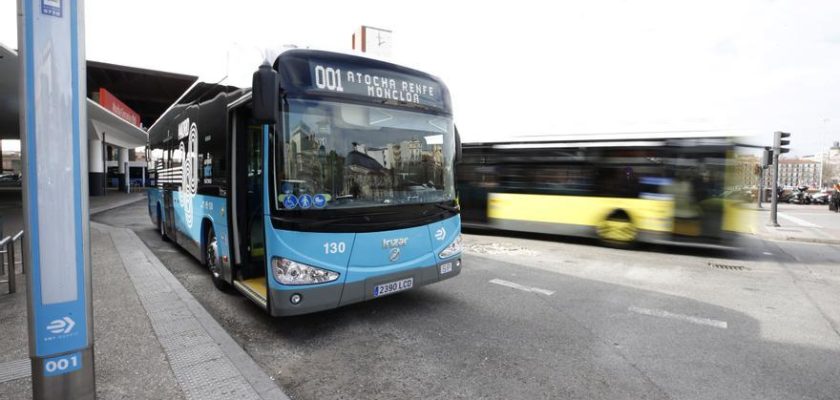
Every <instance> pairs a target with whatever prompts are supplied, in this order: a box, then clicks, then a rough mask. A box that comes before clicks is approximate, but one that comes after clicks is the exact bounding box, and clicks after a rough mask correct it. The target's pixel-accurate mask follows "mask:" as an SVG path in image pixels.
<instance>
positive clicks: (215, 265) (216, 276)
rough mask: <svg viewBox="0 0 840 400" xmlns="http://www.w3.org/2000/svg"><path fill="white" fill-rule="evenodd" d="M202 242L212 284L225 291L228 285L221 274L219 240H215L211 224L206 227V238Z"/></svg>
mask: <svg viewBox="0 0 840 400" xmlns="http://www.w3.org/2000/svg"><path fill="white" fill-rule="evenodd" d="M204 243H205V245H204V262H205V263H206V264H207V269H209V270H210V277H211V279H212V280H213V286H215V287H216V289H219V290H221V291H227V290H228V288H229V287H230V285H229V284H228V283H227V282H226V281H225V278H224V275H223V274H222V264H221V262H219V241H218V240H216V233H215V232H213V227H212V226H211V227H208V228H207V240H205V241H204Z"/></svg>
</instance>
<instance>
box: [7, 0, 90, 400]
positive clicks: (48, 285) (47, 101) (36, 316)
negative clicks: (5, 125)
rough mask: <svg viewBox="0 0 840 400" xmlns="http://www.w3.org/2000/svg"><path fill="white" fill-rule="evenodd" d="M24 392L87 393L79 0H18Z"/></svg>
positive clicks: (45, 396) (84, 134) (87, 306)
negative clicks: (28, 376)
mask: <svg viewBox="0 0 840 400" xmlns="http://www.w3.org/2000/svg"><path fill="white" fill-rule="evenodd" d="M18 7H19V10H18V18H19V21H18V29H19V30H18V48H19V49H20V60H21V61H20V62H21V64H20V65H21V77H22V79H21V87H20V92H21V100H22V101H21V124H20V125H21V130H22V132H21V139H22V150H23V155H24V158H25V164H24V173H23V176H24V181H23V200H24V201H23V211H24V229H25V231H26V238H27V240H26V243H25V245H24V251H25V252H26V257H25V262H26V263H27V266H26V269H27V271H29V273H28V274H27V295H28V312H29V314H28V317H29V354H30V358H31V360H32V387H33V397H34V398H36V399H56V398H74V399H87V398H91V399H92V398H94V395H95V390H94V379H93V351H92V349H93V338H92V333H93V332H92V329H91V320H92V311H91V302H90V269H89V265H90V262H89V253H88V245H87V243H88V202H87V196H88V191H87V179H86V177H87V173H86V172H87V168H86V165H85V164H83V163H82V162H83V160H84V161H86V157H85V154H84V153H83V152H85V151H86V150H87V118H86V115H85V111H86V96H85V93H86V82H85V68H84V67H85V56H84V21H83V19H82V17H81V16H82V15H84V14H83V10H84V4H83V2H82V0H19V1H18Z"/></svg>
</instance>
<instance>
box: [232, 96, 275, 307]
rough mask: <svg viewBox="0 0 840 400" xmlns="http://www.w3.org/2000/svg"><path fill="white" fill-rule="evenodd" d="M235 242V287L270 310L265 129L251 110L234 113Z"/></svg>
mask: <svg viewBox="0 0 840 400" xmlns="http://www.w3.org/2000/svg"><path fill="white" fill-rule="evenodd" d="M231 122H232V124H231V125H232V126H231V128H232V132H233V138H232V146H231V158H232V160H233V174H232V175H233V176H234V179H233V188H234V190H233V205H234V207H233V208H234V215H232V218H233V220H234V221H233V223H234V235H233V236H234V241H233V247H234V248H233V253H234V258H235V262H236V264H237V272H236V273H235V275H234V280H235V283H234V285H235V286H236V287H237V288H239V289H240V290H241V291H243V292H244V293H245V294H246V295H248V296H249V297H251V298H252V299H254V300H257V301H258V302H259V303H261V304H263V305H266V306H267V298H268V293H267V285H266V282H265V279H266V270H267V266H266V261H265V252H266V249H265V232H264V226H263V225H264V224H263V218H264V216H263V214H264V212H263V173H264V171H263V169H264V168H263V157H264V154H263V136H264V133H263V126H262V125H259V124H257V123H256V122H255V121H254V120H253V119H252V118H251V110H250V108H248V106H247V105H246V106H240V107H239V108H237V109H236V110H234V111H232V113H231Z"/></svg>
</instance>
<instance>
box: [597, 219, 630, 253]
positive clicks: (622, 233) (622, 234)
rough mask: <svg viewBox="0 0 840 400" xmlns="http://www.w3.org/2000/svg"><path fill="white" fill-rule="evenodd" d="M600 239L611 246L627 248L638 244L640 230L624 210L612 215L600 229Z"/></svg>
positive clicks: (602, 223)
mask: <svg viewBox="0 0 840 400" xmlns="http://www.w3.org/2000/svg"><path fill="white" fill-rule="evenodd" d="M597 230H598V239H600V241H601V243H603V244H605V245H607V246H611V247H620V248H627V247H631V246H633V245H634V244H635V243H636V237H637V235H638V229H636V226H635V225H634V224H633V221H632V220H631V219H630V216H629V215H627V213H626V212H624V211H622V210H616V211H613V212H612V213H610V215H609V216H607V218H606V219H604V221H602V222H601V223H600V224H599V225H598V227H597Z"/></svg>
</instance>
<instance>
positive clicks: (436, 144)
mask: <svg viewBox="0 0 840 400" xmlns="http://www.w3.org/2000/svg"><path fill="white" fill-rule="evenodd" d="M289 110H290V111H289V112H288V113H287V118H288V119H287V120H286V126H287V127H288V129H286V130H285V134H284V140H283V143H282V147H280V148H278V149H277V155H278V157H275V159H276V160H277V161H276V162H277V165H275V172H276V173H275V179H276V183H277V185H276V187H277V193H276V207H277V208H278V209H282V208H287V209H288V208H323V207H328V208H338V207H369V206H374V205H391V204H408V203H429V202H439V201H447V200H452V199H453V198H454V192H455V190H454V184H453V181H454V180H453V177H452V161H453V156H454V146H455V144H454V136H453V128H452V121H451V119H450V118H448V117H442V116H437V115H432V114H423V113H418V112H407V111H398V110H392V109H386V108H379V107H368V106H359V105H353V104H342V103H333V102H320V101H300V100H290V101H289ZM307 195H308V196H307ZM292 196H293V197H292ZM304 198H306V199H304ZM309 199H315V200H314V201H312V202H311V203H310V201H309ZM292 200H293V201H292ZM300 200H303V201H300Z"/></svg>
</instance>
